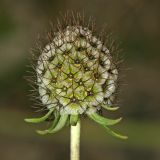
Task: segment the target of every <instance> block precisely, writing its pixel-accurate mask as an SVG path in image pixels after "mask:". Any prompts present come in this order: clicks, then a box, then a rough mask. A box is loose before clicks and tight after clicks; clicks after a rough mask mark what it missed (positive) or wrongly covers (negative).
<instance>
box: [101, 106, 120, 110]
mask: <svg viewBox="0 0 160 160" xmlns="http://www.w3.org/2000/svg"><path fill="white" fill-rule="evenodd" d="M102 107H103V108H104V109H107V110H109V111H116V110H118V109H119V107H113V106H107V105H102Z"/></svg>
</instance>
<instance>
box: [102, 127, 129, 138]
mask: <svg viewBox="0 0 160 160" xmlns="http://www.w3.org/2000/svg"><path fill="white" fill-rule="evenodd" d="M103 127H104V128H105V129H106V130H107V132H108V133H109V134H110V135H112V136H113V137H116V138H120V139H128V137H127V136H123V135H121V134H118V133H116V132H114V131H112V130H111V129H110V128H108V127H106V126H103Z"/></svg>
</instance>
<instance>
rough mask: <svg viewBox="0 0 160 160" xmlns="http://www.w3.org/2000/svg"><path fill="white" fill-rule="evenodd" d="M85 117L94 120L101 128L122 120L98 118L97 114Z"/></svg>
mask: <svg viewBox="0 0 160 160" xmlns="http://www.w3.org/2000/svg"><path fill="white" fill-rule="evenodd" d="M87 115H88V116H89V118H91V119H92V120H94V121H95V122H97V123H99V124H100V125H103V126H111V125H115V124H117V123H119V122H120V121H121V120H122V118H118V119H109V118H105V117H102V116H100V115H99V114H97V113H92V114H87Z"/></svg>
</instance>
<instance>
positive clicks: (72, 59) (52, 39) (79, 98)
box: [26, 13, 126, 138]
mask: <svg viewBox="0 0 160 160" xmlns="http://www.w3.org/2000/svg"><path fill="white" fill-rule="evenodd" d="M64 19H65V25H61V24H60V23H59V22H58V25H57V28H58V29H57V30H56V31H54V34H53V35H52V34H49V35H48V38H49V41H48V42H47V45H46V46H45V47H44V48H42V47H40V50H39V53H40V54H39V56H38V58H37V59H38V60H37V62H36V66H34V67H33V68H34V70H35V71H36V80H34V84H36V86H37V87H34V89H35V90H36V93H37V91H38V97H37V98H36V99H38V100H40V102H41V105H42V110H44V109H45V110H48V112H47V114H46V115H45V116H43V117H41V118H35V119H26V121H27V122H32V123H38V122H42V121H45V120H49V119H50V120H53V119H54V120H53V124H52V126H51V127H50V128H49V129H48V130H45V131H38V133H40V134H46V133H55V132H57V131H59V130H60V129H61V128H62V127H63V126H64V125H65V124H66V123H67V121H68V119H69V123H70V125H76V123H77V121H78V118H79V115H81V114H86V115H87V116H88V117H89V118H91V119H92V120H94V121H96V122H97V123H99V124H100V125H102V126H103V127H105V128H106V129H107V131H108V133H110V134H112V135H114V136H116V137H119V138H126V137H125V136H121V135H118V134H117V133H115V132H113V131H111V130H110V129H109V128H108V127H107V126H109V125H114V124H116V123H118V122H119V121H120V119H117V120H111V119H106V118H104V117H102V116H100V115H98V114H97V112H99V110H101V108H104V109H107V110H116V109H117V107H112V105H113V101H114V98H115V96H114V95H115V92H116V89H117V80H118V69H117V66H116V63H114V62H113V57H112V55H113V54H112V53H110V50H109V48H110V44H109V43H107V44H106V45H104V44H105V42H104V40H105V39H104V40H103V39H102V38H101V37H98V36H97V37H96V35H95V33H94V31H93V25H85V24H84V19H82V18H81V16H80V15H79V14H77V17H75V16H74V15H73V13H71V16H70V15H67V16H65V18H64ZM111 47H113V46H112V45H111ZM113 48H114V47H113ZM111 51H112V52H113V50H112V49H111ZM50 117H51V118H50Z"/></svg>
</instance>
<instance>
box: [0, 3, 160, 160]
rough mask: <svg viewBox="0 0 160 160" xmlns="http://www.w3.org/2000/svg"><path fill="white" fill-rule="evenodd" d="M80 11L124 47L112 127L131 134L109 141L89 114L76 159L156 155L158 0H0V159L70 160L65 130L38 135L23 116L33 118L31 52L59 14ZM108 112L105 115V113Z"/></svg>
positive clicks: (159, 147) (150, 158)
mask: <svg viewBox="0 0 160 160" xmlns="http://www.w3.org/2000/svg"><path fill="white" fill-rule="evenodd" d="M68 9H73V10H75V11H80V12H81V11H85V13H86V15H88V16H90V15H91V16H93V17H95V19H96V22H97V26H98V27H101V26H103V24H105V23H108V24H110V25H111V26H112V27H113V30H114V31H116V35H117V36H118V37H119V39H120V41H121V42H123V43H122V48H123V49H124V50H125V63H126V66H127V68H130V69H129V70H127V71H125V72H124V75H125V78H124V82H125V84H127V85H125V86H122V88H123V89H122V91H121V93H120V97H121V98H120V99H121V100H122V101H121V103H120V107H121V108H120V110H119V111H118V112H117V113H116V114H115V113H113V114H111V115H112V117H118V116H123V117H124V120H123V122H122V123H121V124H120V125H117V126H116V127H115V130H120V131H121V132H122V133H125V134H127V135H128V136H129V139H128V140H127V141H121V140H117V139H114V138H112V137H111V136H110V135H108V134H106V132H105V130H104V129H103V128H101V127H99V126H98V125H97V124H95V123H94V122H92V121H89V120H87V119H85V120H83V121H82V135H81V159H83V160H97V159H101V160H135V159H136V160H159V159H160V115H159V113H160V97H159V96H160V87H159V86H160V85H159V82H160V70H159V69H160V59H159V58H160V45H159V42H160V32H159V28H160V21H159V20H160V11H159V9H160V1H158V0H157V1H156V0H152V1H151V0H121V1H119V0H57V1H56V0H45V1H44V0H12V1H10V0H0V160H22V159H23V160H44V159H45V160H66V159H69V128H65V129H63V130H62V131H61V132H59V133H58V134H55V135H49V136H39V135H37V134H36V133H35V129H37V128H40V127H43V126H46V124H44V125H43V126H42V125H29V124H26V123H25V122H24V120H23V119H24V118H26V117H31V116H37V113H35V110H34V109H33V108H31V106H32V103H31V102H30V101H29V98H28V97H27V94H28V84H27V82H26V81H25V80H24V79H23V76H25V74H26V65H27V64H28V63H29V62H28V59H27V58H28V57H29V56H30V55H29V54H30V53H29V49H30V48H31V47H33V46H34V44H35V40H36V38H37V35H38V33H41V32H43V31H44V30H45V27H46V26H48V24H49V21H50V20H51V19H52V20H53V23H54V22H56V17H57V15H58V14H59V11H62V12H64V11H66V10H68ZM109 115H110V114H109Z"/></svg>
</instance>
